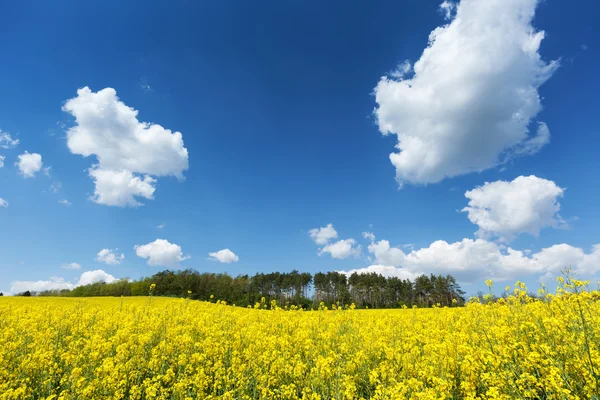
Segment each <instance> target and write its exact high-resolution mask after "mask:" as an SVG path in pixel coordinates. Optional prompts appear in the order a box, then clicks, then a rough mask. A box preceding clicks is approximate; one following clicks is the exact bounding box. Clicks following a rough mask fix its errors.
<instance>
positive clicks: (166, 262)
mask: <svg viewBox="0 0 600 400" xmlns="http://www.w3.org/2000/svg"><path fill="white" fill-rule="evenodd" d="M134 249H135V254H137V256H138V257H141V258H145V259H147V260H148V262H147V264H148V265H150V266H151V267H157V266H163V267H172V266H176V265H177V264H178V263H180V262H181V261H185V260H187V259H189V258H190V257H189V256H184V255H183V252H182V251H181V246H178V245H176V244H173V243H169V241H168V240H165V239H156V240H155V241H154V242H151V243H148V244H144V245H140V246H135V247H134Z"/></svg>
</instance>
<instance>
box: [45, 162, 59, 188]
mask: <svg viewBox="0 0 600 400" xmlns="http://www.w3.org/2000/svg"><path fill="white" fill-rule="evenodd" d="M51 170H52V166H48V167H44V168H43V169H42V171H43V172H44V175H46V176H50V171H51ZM59 189H60V187H59ZM55 193H56V192H55Z"/></svg>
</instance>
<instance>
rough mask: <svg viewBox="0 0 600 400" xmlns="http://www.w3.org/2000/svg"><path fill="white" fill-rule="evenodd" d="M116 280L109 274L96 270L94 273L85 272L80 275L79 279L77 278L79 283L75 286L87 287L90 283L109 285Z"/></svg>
mask: <svg viewBox="0 0 600 400" xmlns="http://www.w3.org/2000/svg"><path fill="white" fill-rule="evenodd" d="M116 280H117V278H115V277H114V276H112V275H111V274H109V273H106V272H104V271H103V270H101V269H96V270H94V271H86V272H84V273H83V274H81V277H79V281H78V282H77V285H76V286H83V285H89V284H91V283H96V282H106V283H111V282H114V281H116Z"/></svg>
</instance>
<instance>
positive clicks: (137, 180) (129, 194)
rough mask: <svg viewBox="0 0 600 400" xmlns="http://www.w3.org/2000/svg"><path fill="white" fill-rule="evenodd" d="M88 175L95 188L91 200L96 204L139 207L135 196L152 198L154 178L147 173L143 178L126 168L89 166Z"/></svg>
mask: <svg viewBox="0 0 600 400" xmlns="http://www.w3.org/2000/svg"><path fill="white" fill-rule="evenodd" d="M89 173H90V176H91V177H92V178H93V179H94V182H95V184H96V188H95V189H94V195H93V196H92V197H91V199H92V201H94V202H95V203H98V204H104V205H107V206H118V207H139V206H142V205H143V204H142V203H140V202H139V201H137V200H136V199H135V198H136V197H144V198H146V199H150V200H152V199H154V190H155V189H156V188H155V187H154V185H155V184H156V179H154V178H152V177H151V176H149V175H145V176H144V177H143V178H142V177H140V176H137V175H134V174H132V173H131V171H128V170H120V171H115V170H110V169H102V168H91V169H90V170H89Z"/></svg>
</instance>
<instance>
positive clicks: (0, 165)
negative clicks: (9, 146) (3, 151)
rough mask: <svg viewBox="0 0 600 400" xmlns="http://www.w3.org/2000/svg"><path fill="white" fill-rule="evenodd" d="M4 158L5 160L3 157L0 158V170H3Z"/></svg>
mask: <svg viewBox="0 0 600 400" xmlns="http://www.w3.org/2000/svg"><path fill="white" fill-rule="evenodd" d="M5 158H6V157H4V156H0V168H3V167H4V159H5Z"/></svg>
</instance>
